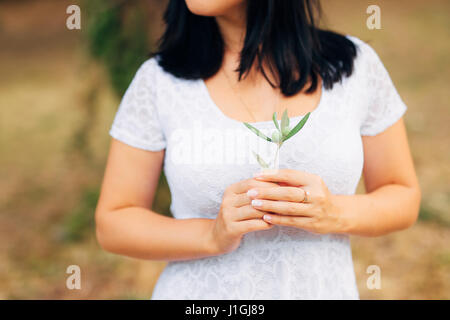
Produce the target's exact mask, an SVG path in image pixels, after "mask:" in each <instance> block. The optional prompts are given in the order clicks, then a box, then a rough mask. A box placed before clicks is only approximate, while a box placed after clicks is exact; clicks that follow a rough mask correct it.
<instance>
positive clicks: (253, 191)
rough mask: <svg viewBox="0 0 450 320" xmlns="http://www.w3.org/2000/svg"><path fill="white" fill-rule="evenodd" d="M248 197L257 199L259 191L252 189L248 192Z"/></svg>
mask: <svg viewBox="0 0 450 320" xmlns="http://www.w3.org/2000/svg"><path fill="white" fill-rule="evenodd" d="M247 195H248V196H249V197H256V196H257V195H258V191H256V190H255V189H250V190H248V191H247Z"/></svg>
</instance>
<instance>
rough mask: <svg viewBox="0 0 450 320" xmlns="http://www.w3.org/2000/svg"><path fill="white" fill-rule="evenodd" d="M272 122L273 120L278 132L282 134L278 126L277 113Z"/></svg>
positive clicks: (274, 114)
mask: <svg viewBox="0 0 450 320" xmlns="http://www.w3.org/2000/svg"><path fill="white" fill-rule="evenodd" d="M272 120H273V123H275V127H277V129H278V131H280V132H281V129H280V125H279V124H278V120H277V113H276V112H274V113H273V116H272Z"/></svg>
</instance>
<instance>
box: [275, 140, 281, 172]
mask: <svg viewBox="0 0 450 320" xmlns="http://www.w3.org/2000/svg"><path fill="white" fill-rule="evenodd" d="M280 147H281V144H279V143H277V151H276V152H275V158H274V159H273V168H274V169H278V166H279V165H278V157H279V152H280Z"/></svg>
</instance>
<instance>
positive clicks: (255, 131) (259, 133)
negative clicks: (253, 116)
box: [244, 122, 272, 142]
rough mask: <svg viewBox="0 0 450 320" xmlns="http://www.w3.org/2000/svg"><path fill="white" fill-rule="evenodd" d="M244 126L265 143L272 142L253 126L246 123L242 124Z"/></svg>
mask: <svg viewBox="0 0 450 320" xmlns="http://www.w3.org/2000/svg"><path fill="white" fill-rule="evenodd" d="M244 125H245V126H246V127H247V128H249V129H250V130H251V131H252V132H253V133H254V134H256V135H257V136H258V137H261V138H263V139H265V140H267V141H270V142H272V139H270V138H269V137H268V136H266V135H265V134H264V133H262V132H261V131H259V130H258V129H256V128H255V127H254V126H252V125H250V124H248V123H247V122H244Z"/></svg>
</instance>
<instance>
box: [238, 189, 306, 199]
mask: <svg viewBox="0 0 450 320" xmlns="http://www.w3.org/2000/svg"><path fill="white" fill-rule="evenodd" d="M247 196H248V197H249V198H252V199H266V200H281V201H292V202H303V201H304V200H305V191H304V190H303V189H302V188H298V187H275V188H253V189H250V190H248V191H247Z"/></svg>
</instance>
